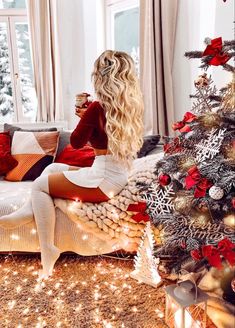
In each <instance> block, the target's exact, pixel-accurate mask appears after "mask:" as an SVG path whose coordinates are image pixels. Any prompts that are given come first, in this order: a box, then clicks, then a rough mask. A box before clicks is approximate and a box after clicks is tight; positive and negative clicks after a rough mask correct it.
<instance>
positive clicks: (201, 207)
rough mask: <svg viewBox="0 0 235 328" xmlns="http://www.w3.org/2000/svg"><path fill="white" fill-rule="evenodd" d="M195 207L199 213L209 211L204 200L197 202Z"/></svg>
mask: <svg viewBox="0 0 235 328" xmlns="http://www.w3.org/2000/svg"><path fill="white" fill-rule="evenodd" d="M196 208H197V210H198V211H199V212H200V213H208V212H209V208H208V206H207V203H206V202H204V201H202V202H201V203H200V204H198V205H197V207H196Z"/></svg>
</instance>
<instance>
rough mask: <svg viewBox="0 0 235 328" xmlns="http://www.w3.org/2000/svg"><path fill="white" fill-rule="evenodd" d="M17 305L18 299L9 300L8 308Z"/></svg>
mask: <svg viewBox="0 0 235 328" xmlns="http://www.w3.org/2000/svg"><path fill="white" fill-rule="evenodd" d="M15 305H16V301H15V300H13V301H10V302H8V308H9V310H12V309H13V307H14V306H15Z"/></svg>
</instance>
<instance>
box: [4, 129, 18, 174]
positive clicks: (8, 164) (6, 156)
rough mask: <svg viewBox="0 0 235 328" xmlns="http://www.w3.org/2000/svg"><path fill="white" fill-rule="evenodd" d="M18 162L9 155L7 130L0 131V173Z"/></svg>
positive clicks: (10, 168) (8, 169)
mask: <svg viewBox="0 0 235 328" xmlns="http://www.w3.org/2000/svg"><path fill="white" fill-rule="evenodd" d="M17 164H18V162H17V160H16V159H14V158H13V157H12V156H11V137H10V133H9V132H0V175H4V174H6V173H7V172H9V171H10V170H12V169H13V168H14V167H15V166H16V165H17Z"/></svg>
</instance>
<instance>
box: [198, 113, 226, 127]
mask: <svg viewBox="0 0 235 328" xmlns="http://www.w3.org/2000/svg"><path fill="white" fill-rule="evenodd" d="M198 121H199V122H201V124H202V125H203V126H204V127H205V128H208V129H211V128H216V127H219V126H220V122H221V119H220V116H219V115H218V114H216V113H211V112H208V113H205V114H204V115H202V116H200V117H199V118H198Z"/></svg>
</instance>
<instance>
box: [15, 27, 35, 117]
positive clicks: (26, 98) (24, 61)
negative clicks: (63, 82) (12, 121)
mask: <svg viewBox="0 0 235 328" xmlns="http://www.w3.org/2000/svg"><path fill="white" fill-rule="evenodd" d="M15 28H16V40H17V48H18V61H19V75H20V88H21V100H22V108H23V116H24V117H27V118H30V121H35V116H36V108H37V103H36V94H35V89H34V86H33V69H32V63H31V56H30V45H29V30H28V24H27V23H16V24H15Z"/></svg>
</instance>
